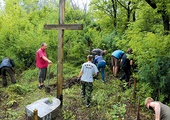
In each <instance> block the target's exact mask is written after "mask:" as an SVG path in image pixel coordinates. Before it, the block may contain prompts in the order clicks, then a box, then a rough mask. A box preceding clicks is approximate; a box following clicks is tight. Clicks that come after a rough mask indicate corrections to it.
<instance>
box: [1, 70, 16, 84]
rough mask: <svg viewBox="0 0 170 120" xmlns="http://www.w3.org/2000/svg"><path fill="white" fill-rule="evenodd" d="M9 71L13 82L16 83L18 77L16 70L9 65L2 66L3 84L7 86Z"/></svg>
mask: <svg viewBox="0 0 170 120" xmlns="http://www.w3.org/2000/svg"><path fill="white" fill-rule="evenodd" d="M7 73H8V74H9V76H10V78H11V82H12V83H14V84H15V83H16V79H15V77H14V71H13V70H12V69H11V68H9V67H3V68H1V74H2V82H3V86H7V79H6V76H7Z"/></svg>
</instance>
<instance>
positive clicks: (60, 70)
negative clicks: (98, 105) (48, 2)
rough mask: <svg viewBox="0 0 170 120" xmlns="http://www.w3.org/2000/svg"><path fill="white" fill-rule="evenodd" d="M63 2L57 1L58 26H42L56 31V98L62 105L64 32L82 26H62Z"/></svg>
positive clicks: (80, 28) (79, 28)
mask: <svg viewBox="0 0 170 120" xmlns="http://www.w3.org/2000/svg"><path fill="white" fill-rule="evenodd" d="M64 13H65V0H60V1H59V24H58V25H53V24H50V25H44V28H45V29H50V30H58V61H57V80H58V81H57V98H58V99H60V101H61V104H60V105H61V106H62V103H63V95H62V86H63V46H64V30H83V25H82V24H64Z"/></svg>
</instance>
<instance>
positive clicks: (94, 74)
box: [78, 48, 132, 107]
mask: <svg viewBox="0 0 170 120" xmlns="http://www.w3.org/2000/svg"><path fill="white" fill-rule="evenodd" d="M107 53H108V52H107V50H102V49H99V48H97V49H93V50H92V51H91V54H92V55H88V56H87V62H85V63H84V64H83V65H82V68H81V70H80V73H79V75H78V80H80V81H81V85H82V86H81V95H82V97H83V98H85V100H86V107H89V106H90V101H91V93H92V90H93V79H94V78H95V79H98V74H99V72H101V76H102V79H101V81H102V82H105V73H104V71H105V67H106V61H105V60H104V58H103V56H104V55H106V54H107ZM131 53H132V49H131V48H130V49H128V51H127V53H124V51H122V50H115V51H114V52H113V53H112V55H111V61H112V66H113V74H114V76H115V77H116V76H117V72H118V69H119V67H120V63H121V66H122V69H123V70H124V74H123V75H122V76H121V78H120V79H121V80H123V79H125V80H126V81H127V82H128V81H129V78H130V65H131V64H132V62H131V60H130V58H129V57H128V55H130V54H131Z"/></svg>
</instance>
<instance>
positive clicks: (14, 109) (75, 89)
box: [0, 63, 146, 120]
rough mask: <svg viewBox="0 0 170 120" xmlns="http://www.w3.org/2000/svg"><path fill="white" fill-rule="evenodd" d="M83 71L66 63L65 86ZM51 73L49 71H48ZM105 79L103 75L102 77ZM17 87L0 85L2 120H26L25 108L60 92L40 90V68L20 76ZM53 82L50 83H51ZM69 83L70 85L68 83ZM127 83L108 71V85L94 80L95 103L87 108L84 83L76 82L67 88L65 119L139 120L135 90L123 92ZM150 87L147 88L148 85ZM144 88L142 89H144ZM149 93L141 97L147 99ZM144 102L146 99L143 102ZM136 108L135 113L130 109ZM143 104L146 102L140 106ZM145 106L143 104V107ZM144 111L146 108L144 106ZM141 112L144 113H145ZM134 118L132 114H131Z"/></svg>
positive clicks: (52, 75) (50, 74)
mask: <svg viewBox="0 0 170 120" xmlns="http://www.w3.org/2000/svg"><path fill="white" fill-rule="evenodd" d="M56 66H57V65H52V66H51V68H50V72H49V71H48V73H47V79H46V81H45V85H46V86H47V85H48V82H49V85H53V84H56V83H57V67H56ZM80 69H81V68H75V67H73V66H72V65H70V64H68V63H67V64H64V70H63V76H64V83H67V79H70V78H73V77H74V76H77V75H78V73H79V70H80ZM48 70H49V69H48ZM100 77H101V76H99V78H100ZM16 78H17V84H11V83H10V82H8V83H9V84H8V86H7V87H5V88H4V87H2V85H0V119H3V120H15V119H16V120H25V115H26V112H25V107H26V106H27V105H29V104H31V103H33V102H35V101H37V100H39V99H41V98H45V97H49V98H51V97H56V96H57V89H56V88H51V92H50V93H47V92H45V88H43V89H41V90H40V89H38V69H37V68H35V69H29V70H26V71H24V72H22V73H21V74H20V75H19V76H16ZM48 80H49V81H48ZM68 83H69V82H68ZM122 86H124V87H125V86H126V83H125V82H122V81H119V80H118V79H115V78H114V77H113V76H112V75H111V73H110V71H106V82H105V83H102V82H101V81H100V80H95V81H94V87H93V92H92V102H91V106H90V108H86V107H85V101H84V99H82V98H81V96H80V92H81V91H80V84H79V83H78V82H76V83H74V84H73V85H72V86H71V87H69V88H64V89H63V106H62V112H61V114H62V115H61V116H62V119H64V120H80V119H82V120H96V119H97V120H126V118H127V117H128V116H130V118H131V119H136V110H137V103H138V101H137V99H134V98H133V93H134V92H133V87H130V88H127V87H126V90H125V91H122ZM145 87H146V86H145ZM142 88H144V87H142ZM142 88H141V89H142ZM144 91H145V90H143V91H140V92H139V94H140V95H139V94H137V97H138V96H141V94H142V96H143V97H145V95H144V94H145V93H144ZM142 101H143V99H142ZM129 104H133V105H132V107H133V108H132V110H133V109H134V111H132V110H131V108H129ZM140 104H141V105H142V104H143V102H141V103H140ZM142 106H143V105H142ZM141 109H142V111H144V110H145V108H143V107H141ZM142 111H141V112H142ZM130 112H132V113H131V115H128V114H130Z"/></svg>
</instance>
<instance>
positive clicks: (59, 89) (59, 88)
mask: <svg viewBox="0 0 170 120" xmlns="http://www.w3.org/2000/svg"><path fill="white" fill-rule="evenodd" d="M64 11H65V0H60V3H59V24H64ZM63 43H64V30H58V62H57V66H58V67H57V72H58V75H57V78H58V82H57V83H58V85H57V98H59V99H60V100H61V106H62V101H63V95H62V86H63V46H64V45H63ZM59 53H60V54H59Z"/></svg>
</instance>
